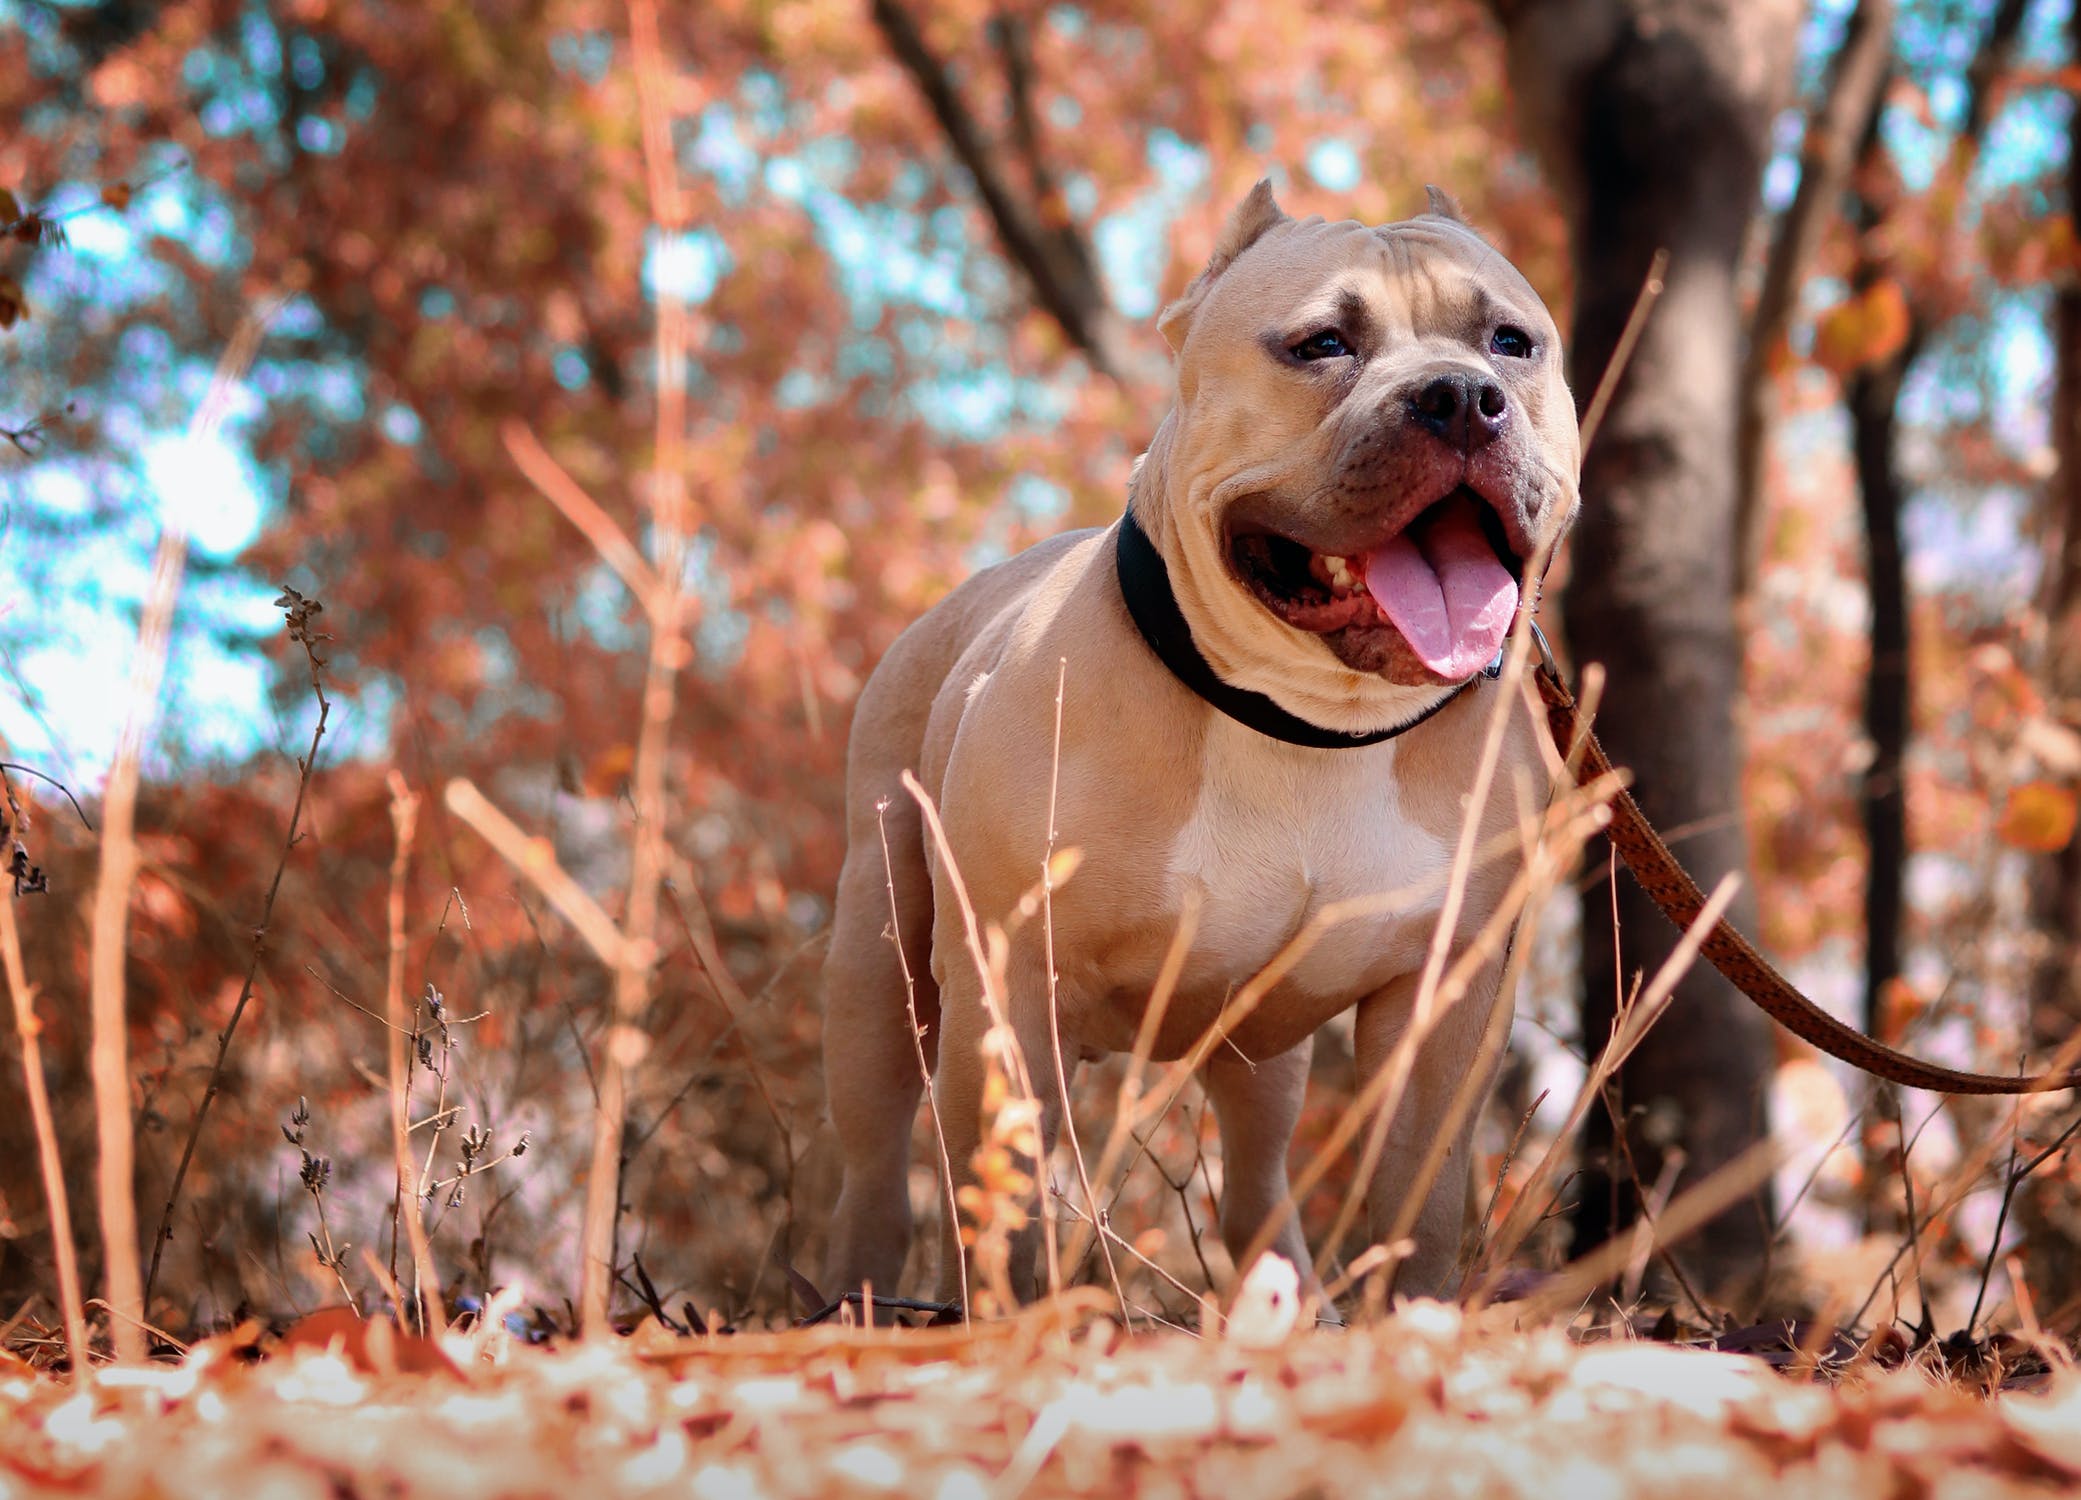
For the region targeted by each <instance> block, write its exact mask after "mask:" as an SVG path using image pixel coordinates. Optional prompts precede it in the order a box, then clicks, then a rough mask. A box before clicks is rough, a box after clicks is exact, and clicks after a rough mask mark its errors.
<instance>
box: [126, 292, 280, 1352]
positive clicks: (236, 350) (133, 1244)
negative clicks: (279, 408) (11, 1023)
mask: <svg viewBox="0 0 2081 1500" xmlns="http://www.w3.org/2000/svg"><path fill="white" fill-rule="evenodd" d="M270 316H272V309H271V308H270V309H268V310H266V311H265V312H262V313H258V314H254V315H250V316H248V317H247V318H246V319H245V321H244V322H242V323H241V324H240V325H239V328H238V331H237V332H236V333H235V334H233V335H232V339H231V342H230V344H229V345H228V346H227V347H226V348H225V350H224V353H223V356H222V357H221V358H220V359H219V360H218V361H217V368H216V371H215V373H214V374H213V375H212V376H211V379H210V386H209V392H208V394H207V395H205V396H204V397H203V401H202V405H201V407H200V408H198V409H197V411H196V413H195V417H194V420H192V421H191V422H190V423H189V424H188V434H187V435H188V440H189V441H190V442H202V441H206V440H207V439H209V438H210V437H211V436H213V435H214V434H215V433H216V430H217V428H218V426H219V425H220V424H221V423H222V422H223V420H224V413H225V411H226V409H227V408H228V406H229V405H230V399H231V391H232V387H233V386H234V384H236V382H237V381H238V379H239V377H240V376H242V375H243V374H244V373H245V370H246V366H247V365H248V364H250V363H251V362H252V359H253V354H254V351H255V350H256V349H258V348H259V346H260V336H261V334H262V332H263V331H264V330H265V328H266V326H267V321H268V318H269V317H270ZM187 558H188V537H187V533H186V532H185V531H183V530H182V529H181V525H180V523H179V521H178V520H177V519H168V520H167V521H166V522H165V523H164V525H163V528H162V530H161V531H160V534H159V545H158V548H157V549H156V550H155V552H154V553H153V556H152V577H151V582H150V584H149V585H148V586H147V588H146V591H145V605H144V614H143V618H142V619H141V620H140V621H139V624H138V631H137V652H136V655H135V656H134V657H133V658H132V659H131V668H130V689H129V695H128V707H127V709H126V711H125V714H124V720H123V732H122V736H121V738H120V739H119V740H118V741H117V743H116V755H115V761H114V764H113V765H111V766H110V768H109V773H108V783H107V786H106V787H105V789H104V790H103V793H102V806H101V822H102V830H101V870H100V874H99V878H98V879H97V880H96V882H95V887H94V932H93V941H92V951H91V956H90V958H89V961H88V973H89V993H90V997H91V1009H92V1014H93V1031H94V1042H93V1051H92V1073H93V1083H94V1121H95V1135H96V1138H97V1140H98V1143H99V1146H100V1150H99V1156H98V1162H97V1170H96V1177H95V1183H96V1189H97V1197H98V1199H99V1202H100V1208H101V1244H102V1255H103V1262H104V1264H105V1266H106V1268H107V1285H108V1297H107V1299H106V1300H107V1302H108V1306H109V1311H110V1314H111V1323H110V1333H111V1335H112V1338H113V1342H114V1345H115V1357H116V1360H117V1362H118V1363H126V1364H127V1363H133V1362H135V1361H137V1360H140V1359H143V1358H144V1355H145V1338H144V1329H145V1325H144V1272H143V1269H142V1267H141V1266H140V1264H139V1257H138V1245H137V1198H136V1184H135V1180H134V1174H135V1171H136V1143H135V1142H134V1140H133V1139H132V1136H131V1128H132V1127H131V1119H130V1041H129V1021H128V1017H127V1015H126V1012H125V1008H124V983H123V980H124V975H123V964H124V960H125V957H126V955H127V953H128V940H129V929H130V892H131V887H132V885H133V884H134V883H135V881H136V879H137V863H138V859H137V838H136V824H137V783H138V777H139V774H140V772H141V770H142V765H143V760H144V753H145V748H146V746H147V744H148V743H149V741H150V738H151V731H152V724H153V721H154V720H155V719H156V718H157V717H158V712H159V688H160V684H161V683H162V682H163V681H164V679H165V675H166V654H167V648H168V644H169V642H170V640H171V638H172V634H173V608H174V601H175V600H176V599H177V598H178V597H179V595H180V589H181V573H182V571H183V569H184V567H185V566H186V563H187Z"/></svg>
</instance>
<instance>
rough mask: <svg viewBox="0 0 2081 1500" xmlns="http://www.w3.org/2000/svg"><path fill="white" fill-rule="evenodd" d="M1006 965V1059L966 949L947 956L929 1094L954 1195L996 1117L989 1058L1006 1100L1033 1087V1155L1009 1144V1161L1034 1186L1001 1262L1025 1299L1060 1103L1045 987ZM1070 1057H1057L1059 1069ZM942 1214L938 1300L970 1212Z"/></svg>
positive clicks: (952, 1271) (957, 1260)
mask: <svg viewBox="0 0 2081 1500" xmlns="http://www.w3.org/2000/svg"><path fill="white" fill-rule="evenodd" d="M1015 953H1016V949H1015ZM1012 970H1013V976H1014V977H1013V982H1012V993H1011V995H1009V996H1008V997H1007V998H1006V1001H1005V1005H1006V1008H1007V1010H1008V1011H1009V1013H1010V1016H1009V1019H1010V1021H1011V1031H1012V1039H1013V1042H1014V1044H1015V1047H1016V1055H1015V1056H1014V1057H1012V1058H1010V1059H1006V1058H1005V1057H1004V1055H1003V1054H1002V1053H1001V1052H998V1051H997V1050H996V1048H997V1042H996V1041H995V1040H994V1039H993V1038H991V1036H990V1015H989V1010H988V1007H987V1006H986V1005H985V1004H984V1000H983V989H982V983H981V981H980V980H979V979H978V978H977V977H976V975H975V973H974V970H973V969H972V967H970V966H969V965H968V964H967V962H966V954H965V953H964V954H962V955H961V956H960V957H958V958H957V959H956V960H955V962H954V964H953V966H952V967H951V969H950V971H949V972H948V973H947V975H946V976H945V978H944V979H943V980H942V982H941V991H940V1007H941V1008H940V1041H939V1068H938V1070H937V1072H936V1073H935V1074H934V1075H933V1080H932V1097H933V1104H934V1107H935V1108H936V1109H937V1110H938V1111H939V1118H940V1124H941V1128H942V1129H943V1130H944V1131H945V1132H946V1145H947V1159H948V1164H949V1166H950V1167H951V1168H952V1170H953V1176H954V1183H955V1190H956V1196H957V1198H965V1197H966V1196H967V1195H966V1194H965V1193H963V1192H962V1190H963V1189H965V1188H970V1187H974V1186H976V1185H977V1177H976V1170H975V1162H976V1152H977V1150H978V1148H979V1147H981V1146H982V1144H983V1141H984V1136H985V1134H986V1133H987V1132H989V1131H990V1130H991V1128H992V1126H993V1125H994V1123H995V1122H994V1121H993V1120H991V1119H987V1118H985V1115H984V1105H985V1102H986V1101H985V1086H984V1085H985V1080H986V1079H987V1078H988V1076H989V1072H990V1069H991V1067H992V1066H993V1065H994V1066H997V1067H999V1068H1001V1069H1002V1070H1003V1071H1004V1074H1005V1084H1006V1088H1005V1098H1006V1100H1007V1101H1023V1100H1025V1099H1026V1098H1027V1097H1028V1093H1027V1090H1028V1089H1029V1088H1030V1089H1031V1090H1032V1096H1031V1097H1032V1098H1033V1099H1034V1100H1035V1101H1036V1102H1037V1103H1038V1105H1039V1120H1038V1122H1037V1128H1036V1130H1035V1132H1034V1135H1035V1136H1036V1137H1037V1139H1038V1144H1039V1151H1040V1157H1039V1160H1038V1161H1036V1160H1035V1159H1034V1158H1033V1157H1032V1156H1031V1155H1030V1154H1029V1153H1028V1152H1027V1151H1025V1150H1021V1149H1017V1148H1016V1147H1015V1148H1014V1149H1013V1151H1012V1160H1013V1164H1014V1165H1015V1166H1016V1167H1017V1168H1018V1170H1020V1171H1021V1172H1024V1173H1026V1174H1027V1175H1028V1176H1029V1178H1030V1179H1031V1181H1032V1184H1033V1188H1032V1191H1031V1192H1030V1193H1029V1194H1028V1195H1027V1196H1026V1198H1025V1200H1024V1201H1023V1202H1022V1203H1021V1204H1020V1205H1019V1206H1020V1207H1021V1208H1022V1209H1023V1210H1024V1215H1025V1222H1024V1224H1023V1225H1022V1226H1021V1227H1019V1228H1018V1229H1016V1230H1013V1231H1011V1232H1010V1234H1009V1237H1008V1241H1007V1244H1006V1260H1005V1267H1004V1270H1005V1277H1006V1280H1007V1281H1008V1283H1009V1288H1010V1291H1011V1294H1012V1296H1013V1297H1014V1299H1016V1300H1017V1301H1019V1302H1022V1303H1024V1302H1031V1301H1033V1300H1035V1299H1036V1298H1037V1297H1038V1296H1039V1295H1040V1293H1041V1291H1042V1290H1044V1289H1045V1286H1046V1282H1045V1280H1044V1278H1042V1277H1041V1276H1040V1275H1039V1273H1038V1260H1039V1251H1040V1248H1041V1233H1042V1212H1043V1207H1042V1204H1041V1202H1040V1195H1041V1194H1042V1193H1044V1192H1045V1191H1047V1174H1046V1168H1047V1163H1048V1161H1049V1160H1050V1158H1051V1157H1052V1156H1053V1154H1054V1150H1055V1142H1056V1140H1057V1139H1058V1137H1059V1136H1060V1134H1061V1130H1062V1119H1063V1108H1064V1106H1063V1100H1062V1092H1061V1090H1060V1089H1058V1088H1057V1087H1056V1071H1055V1054H1054V1051H1053V1047H1054V1040H1053V1037H1052V1036H1051V1034H1050V1031H1049V1018H1048V1004H1047V997H1046V995H1045V993H1042V994H1032V993H1028V991H1030V990H1031V989H1032V988H1033V987H1034V985H1027V984H1022V983H1020V978H1021V976H1023V975H1024V974H1025V970H1024V969H1023V968H1022V967H1021V966H1020V965H1019V964H1018V963H1017V962H1016V961H1015V962H1014V964H1013V965H1012ZM1032 977H1033V979H1034V982H1035V984H1038V983H1039V982H1040V981H1039V978H1038V976H1037V975H1036V976H1032ZM1071 1066H1072V1065H1071V1064H1070V1062H1069V1060H1068V1059H1065V1060H1064V1067H1063V1073H1064V1074H1065V1075H1067V1074H1068V1073H1069V1072H1070V1070H1071ZM1025 1138H1026V1137H1024V1136H1023V1134H1022V1135H1020V1136H1019V1139H1025ZM941 1220H942V1231H941V1234H940V1262H939V1266H940V1269H939V1297H940V1300H941V1301H944V1302H951V1301H955V1300H956V1299H958V1298H959V1297H960V1296H961V1291H962V1267H963V1263H964V1262H963V1249H962V1245H961V1235H960V1224H961V1223H962V1222H968V1223H974V1222H975V1221H976V1216H975V1214H974V1213H973V1212H972V1211H971V1209H970V1206H969V1205H968V1204H967V1203H966V1202H964V1203H963V1204H962V1214H961V1216H960V1219H959V1220H957V1219H955V1218H954V1217H952V1216H950V1215H948V1214H947V1213H945V1212H944V1211H942V1213H941ZM967 1265H968V1278H967V1279H968V1294H969V1297H970V1300H971V1301H973V1299H974V1296H975V1292H976V1284H975V1283H976V1276H977V1274H978V1266H977V1261H976V1257H973V1256H971V1257H969V1259H968V1261H967Z"/></svg>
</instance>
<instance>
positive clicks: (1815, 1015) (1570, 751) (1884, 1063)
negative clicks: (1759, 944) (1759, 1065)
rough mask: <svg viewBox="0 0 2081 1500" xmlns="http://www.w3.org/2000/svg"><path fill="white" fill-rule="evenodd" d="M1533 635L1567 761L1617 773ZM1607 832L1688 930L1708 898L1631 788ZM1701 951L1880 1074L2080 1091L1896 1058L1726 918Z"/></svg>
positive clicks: (2064, 1080) (1913, 1083)
mask: <svg viewBox="0 0 2081 1500" xmlns="http://www.w3.org/2000/svg"><path fill="white" fill-rule="evenodd" d="M1532 635H1533V639H1534V642H1535V644H1536V645H1537V646H1538V649H1539V657H1540V660H1539V665H1538V667H1537V668H1536V669H1534V671H1533V673H1532V677H1533V680H1534V681H1535V682H1537V683H1538V685H1539V696H1540V697H1541V698H1543V699H1544V700H1545V701H1546V720H1547V725H1548V727H1549V728H1550V729H1551V730H1552V731H1553V737H1554V745H1555V746H1556V748H1558V749H1559V750H1560V752H1561V755H1562V756H1563V758H1564V759H1569V758H1573V757H1579V758H1580V760H1579V764H1580V769H1579V770H1578V771H1577V773H1576V776H1577V779H1578V780H1579V781H1583V782H1590V781H1595V780H1597V779H1598V778H1599V777H1602V776H1608V775H1610V774H1611V769H1612V766H1611V760H1610V758H1609V757H1608V756H1606V755H1605V753H1604V747H1603V746H1602V745H1599V744H1598V743H1597V736H1596V735H1595V734H1593V733H1591V732H1590V731H1589V729H1588V728H1587V727H1586V726H1585V725H1584V724H1583V722H1582V720H1581V718H1580V716H1579V715H1578V714H1577V713H1576V708H1575V697H1574V695H1573V694H1571V693H1570V692H1569V691H1568V684H1567V683H1566V682H1565V681H1563V680H1562V677H1561V671H1560V668H1559V667H1558V666H1557V665H1556V664H1555V662H1554V657H1553V651H1552V649H1551V648H1550V647H1549V646H1548V645H1547V642H1546V637H1545V636H1544V635H1543V634H1541V633H1540V631H1539V628H1538V627H1537V626H1536V625H1535V626H1533V628H1532ZM1604 833H1605V837H1606V838H1608V839H1610V840H1611V846H1612V848H1613V849H1615V850H1617V851H1618V855H1619V858H1621V859H1623V860H1624V861H1625V862H1626V868H1627V869H1629V870H1631V871H1632V872H1633V878H1634V879H1635V880H1637V881H1639V882H1640V887H1641V889H1642V890H1644V891H1646V892H1647V893H1648V895H1649V896H1651V897H1653V898H1654V902H1655V905H1656V906H1658V907H1660V908H1661V909H1662V915H1663V916H1665V917H1667V918H1669V920H1670V921H1672V922H1674V923H1675V924H1676V925H1677V927H1678V928H1679V929H1680V930H1681V929H1688V928H1689V927H1690V925H1691V924H1692V923H1693V922H1694V921H1696V920H1697V918H1698V914H1699V913H1700V912H1701V911H1703V910H1704V909H1705V892H1703V891H1701V890H1700V889H1699V888H1698V882H1697V881H1695V880H1693V879H1692V878H1691V876H1690V874H1689V872H1688V871H1686V870H1685V869H1684V867H1683V865H1682V864H1681V863H1679V862H1678V860H1677V857H1676V856H1675V855H1674V854H1672V853H1670V852H1669V846H1668V845H1667V844H1665V843H1663V842H1662V838H1661V835H1660V834H1658V833H1656V832H1655V830H1654V826H1653V825H1652V824H1650V823H1649V822H1648V820H1647V817H1646V815H1645V814H1644V813H1642V812H1641V810H1640V804H1639V803H1637V802H1635V801H1634V800H1633V798H1632V795H1631V794H1630V793H1628V792H1627V791H1626V790H1625V789H1624V788H1623V787H1621V788H1620V789H1619V791H1618V794H1617V796H1615V797H1614V798H1613V799H1612V803H1611V825H1610V827H1608V828H1606V829H1605V831H1604ZM1699 951H1700V952H1701V953H1703V954H1704V955H1705V957H1706V958H1707V959H1708V960H1709V961H1710V962H1711V964H1712V966H1713V967H1714V968H1715V969H1718V970H1719V971H1720V973H1721V974H1723V975H1724V976H1726V978H1727V980H1728V982H1729V983H1731V984H1732V985H1733V986H1734V987H1735V988H1736V989H1738V990H1740V991H1741V992H1742V994H1744V995H1746V996H1747V997H1748V998H1749V999H1750V1000H1751V1001H1752V1002H1754V1004H1755V1005H1756V1007H1757V1009H1759V1010H1761V1011H1762V1012H1763V1013H1764V1014H1765V1015H1767V1016H1769V1017H1770V1018H1771V1019H1772V1020H1773V1021H1775V1022H1777V1023H1778V1025H1780V1026H1782V1027H1784V1028H1785V1030H1787V1031H1789V1032H1791V1033H1792V1034H1793V1035H1794V1036H1796V1037H1798V1038H1800V1039H1801V1040H1802V1041H1807V1042H1811V1043H1813V1045H1814V1046H1816V1047H1818V1048H1820V1049H1821V1050H1822V1051H1823V1052H1825V1053H1827V1054H1828V1055H1829V1056H1830V1057H1833V1058H1836V1059H1837V1060H1839V1061H1841V1062H1846V1063H1848V1064H1849V1065H1850V1066H1851V1067H1853V1068H1856V1069H1857V1070H1859V1071H1860V1072H1864V1073H1869V1074H1871V1075H1872V1077H1874V1078H1883V1079H1886V1080H1887V1081H1888V1082H1890V1083H1898V1084H1904V1085H1906V1086H1907V1087H1908V1088H1914V1089H1927V1090H1929V1091H1930V1092H1931V1093H1936V1094H2038V1093H2047V1092H2050V1091H2052V1090H2055V1089H2071V1088H2081V1068H2072V1069H2069V1070H2067V1071H2066V1072H2062V1073H2040V1074H2037V1075H2035V1076H2016V1077H2004V1076H2002V1075H2000V1074H1997V1073H1962V1072H1959V1071H1957V1070H1955V1069H1952V1068H1945V1067H1940V1066H1938V1065H1937V1064H1936V1063H1932V1062H1924V1061H1923V1060H1922V1059H1921V1058H1919V1057H1910V1056H1908V1054H1907V1053H1905V1052H1896V1051H1895V1050H1894V1049H1893V1048H1891V1047H1889V1046H1887V1045H1886V1044H1885V1043H1884V1042H1881V1041H1878V1040H1876V1039H1874V1038H1872V1037H1868V1036H1866V1035H1865V1034H1864V1033H1863V1032H1861V1031H1858V1030H1857V1029H1856V1028H1855V1027H1852V1026H1846V1025H1844V1024H1843V1023H1842V1022H1841V1021H1838V1020H1837V1019H1836V1018H1835V1017H1834V1016H1831V1015H1830V1014H1829V1013H1828V1012H1827V1011H1825V1010H1823V1009H1821V1007H1820V1006H1818V1005H1816V1004H1814V1002H1813V1001H1811V1000H1809V999H1807V997H1806V996H1804V995H1802V994H1801V993H1800V992H1799V991H1798V990H1796V989H1794V988H1793V986H1792V982H1791V981H1790V980H1788V979H1786V978H1785V976H1784V975H1782V974H1780V973H1779V972H1778V971H1777V970H1776V969H1775V968H1774V967H1773V966H1772V965H1771V963H1770V960H1768V959H1767V958H1765V957H1764V956H1763V955H1762V954H1760V953H1758V952H1757V951H1756V948H1755V945H1754V944H1752V943H1751V942H1750V941H1749V940H1748V939H1747V938H1745V937H1743V936H1742V935H1741V933H1740V932H1739V931H1738V930H1737V929H1736V928H1735V927H1734V925H1733V924H1732V923H1730V922H1728V921H1726V920H1725V919H1722V920H1720V921H1718V922H1716V923H1714V924H1713V927H1712V930H1711V931H1710V932H1709V933H1707V934H1706V937H1705V941H1704V942H1703V943H1702V944H1701V945H1700V947H1699Z"/></svg>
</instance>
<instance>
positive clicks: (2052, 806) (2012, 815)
mask: <svg viewBox="0 0 2081 1500" xmlns="http://www.w3.org/2000/svg"><path fill="white" fill-rule="evenodd" d="M2075 813H2076V807H2075V799H2074V793H2073V791H2072V790H2071V789H2070V788H2068V787H2063V786H2060V785H2058V784H2056V783H2054V782H2050V781H2026V782H2025V783H2024V784H2023V785H2022V786H2019V787H2017V788H2016V789H2015V790H2013V791H2012V792H2010V793H2009V799H2008V802H2007V804H2006V805H2004V806H2003V808H2002V815H2001V821H2000V823H1998V824H1997V825H1996V828H1995V831H1996V833H1998V834H1999V835H2000V837H2001V841H2002V842H2003V843H2005V844H2008V845H2010V846H2011V847H2013V848H2017V849H2029V850H2033V851H2035V852H2037V853H2039V854H2050V853H2052V852H2053V851H2054V850H2057V849H2064V848H2066V846H2067V844H2068V843H2069V842H2070V841H2071V840H2072V839H2073V837H2074V820H2075Z"/></svg>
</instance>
